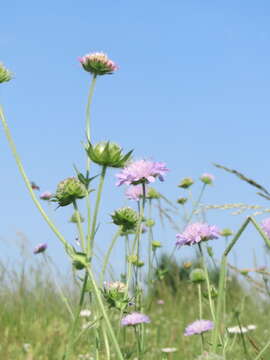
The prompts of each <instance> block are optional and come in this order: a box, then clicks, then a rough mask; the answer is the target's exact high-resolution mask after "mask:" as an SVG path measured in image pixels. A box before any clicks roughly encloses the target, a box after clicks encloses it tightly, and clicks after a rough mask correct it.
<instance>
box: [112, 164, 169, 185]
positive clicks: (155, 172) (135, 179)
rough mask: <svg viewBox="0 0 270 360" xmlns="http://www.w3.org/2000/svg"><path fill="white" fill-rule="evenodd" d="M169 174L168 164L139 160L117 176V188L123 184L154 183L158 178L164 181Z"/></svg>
mask: <svg viewBox="0 0 270 360" xmlns="http://www.w3.org/2000/svg"><path fill="white" fill-rule="evenodd" d="M166 172H168V169H167V167H166V164H165V163H163V162H156V161H150V160H138V161H134V162H132V163H131V164H129V165H127V166H126V167H125V168H124V169H123V170H122V171H121V172H120V173H119V174H117V175H116V177H117V178H118V181H117V183H116V186H120V185H123V184H126V185H138V184H142V183H145V184H148V183H152V182H154V181H155V180H156V178H158V179H159V180H160V181H163V180H164V177H163V176H164V175H165V174H166Z"/></svg>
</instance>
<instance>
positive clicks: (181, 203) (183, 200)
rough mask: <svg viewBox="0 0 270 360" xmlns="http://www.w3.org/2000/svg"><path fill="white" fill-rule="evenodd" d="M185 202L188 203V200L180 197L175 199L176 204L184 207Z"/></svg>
mask: <svg viewBox="0 0 270 360" xmlns="http://www.w3.org/2000/svg"><path fill="white" fill-rule="evenodd" d="M187 201H188V199H187V198H185V197H181V198H179V199H177V202H178V204H180V205H184V204H185V203H186V202H187Z"/></svg>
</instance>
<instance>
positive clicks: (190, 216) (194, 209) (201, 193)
mask: <svg viewBox="0 0 270 360" xmlns="http://www.w3.org/2000/svg"><path fill="white" fill-rule="evenodd" d="M205 188H206V184H203V186H202V188H201V191H200V194H199V196H198V199H197V200H196V202H195V204H194V205H193V209H192V211H191V213H190V215H189V216H188V218H187V222H186V225H188V224H189V223H190V221H191V220H192V217H193V215H194V213H195V211H196V210H197V208H198V205H199V204H200V202H201V200H202V197H203V193H204V190H205Z"/></svg>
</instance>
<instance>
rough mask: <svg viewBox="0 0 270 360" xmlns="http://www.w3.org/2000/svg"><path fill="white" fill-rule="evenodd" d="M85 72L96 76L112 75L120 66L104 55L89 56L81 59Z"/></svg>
mask: <svg viewBox="0 0 270 360" xmlns="http://www.w3.org/2000/svg"><path fill="white" fill-rule="evenodd" d="M79 61H80V63H81V64H82V67H83V68H84V70H85V71H87V72H90V73H91V74H93V75H94V76H97V75H106V74H112V73H113V72H114V71H116V70H118V66H117V65H116V64H115V63H114V62H113V61H112V60H110V59H109V58H108V56H107V55H106V54H104V53H101V52H100V53H98V52H97V53H93V54H87V55H85V56H83V57H81V58H80V59H79Z"/></svg>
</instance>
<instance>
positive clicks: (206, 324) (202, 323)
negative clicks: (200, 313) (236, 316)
mask: <svg viewBox="0 0 270 360" xmlns="http://www.w3.org/2000/svg"><path fill="white" fill-rule="evenodd" d="M213 328H214V324H213V323H212V321H210V320H196V321H194V322H193V323H192V324H190V325H188V326H187V327H186V329H185V333H184V335H185V336H191V335H199V334H202V333H204V332H206V331H209V330H212V329H213Z"/></svg>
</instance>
